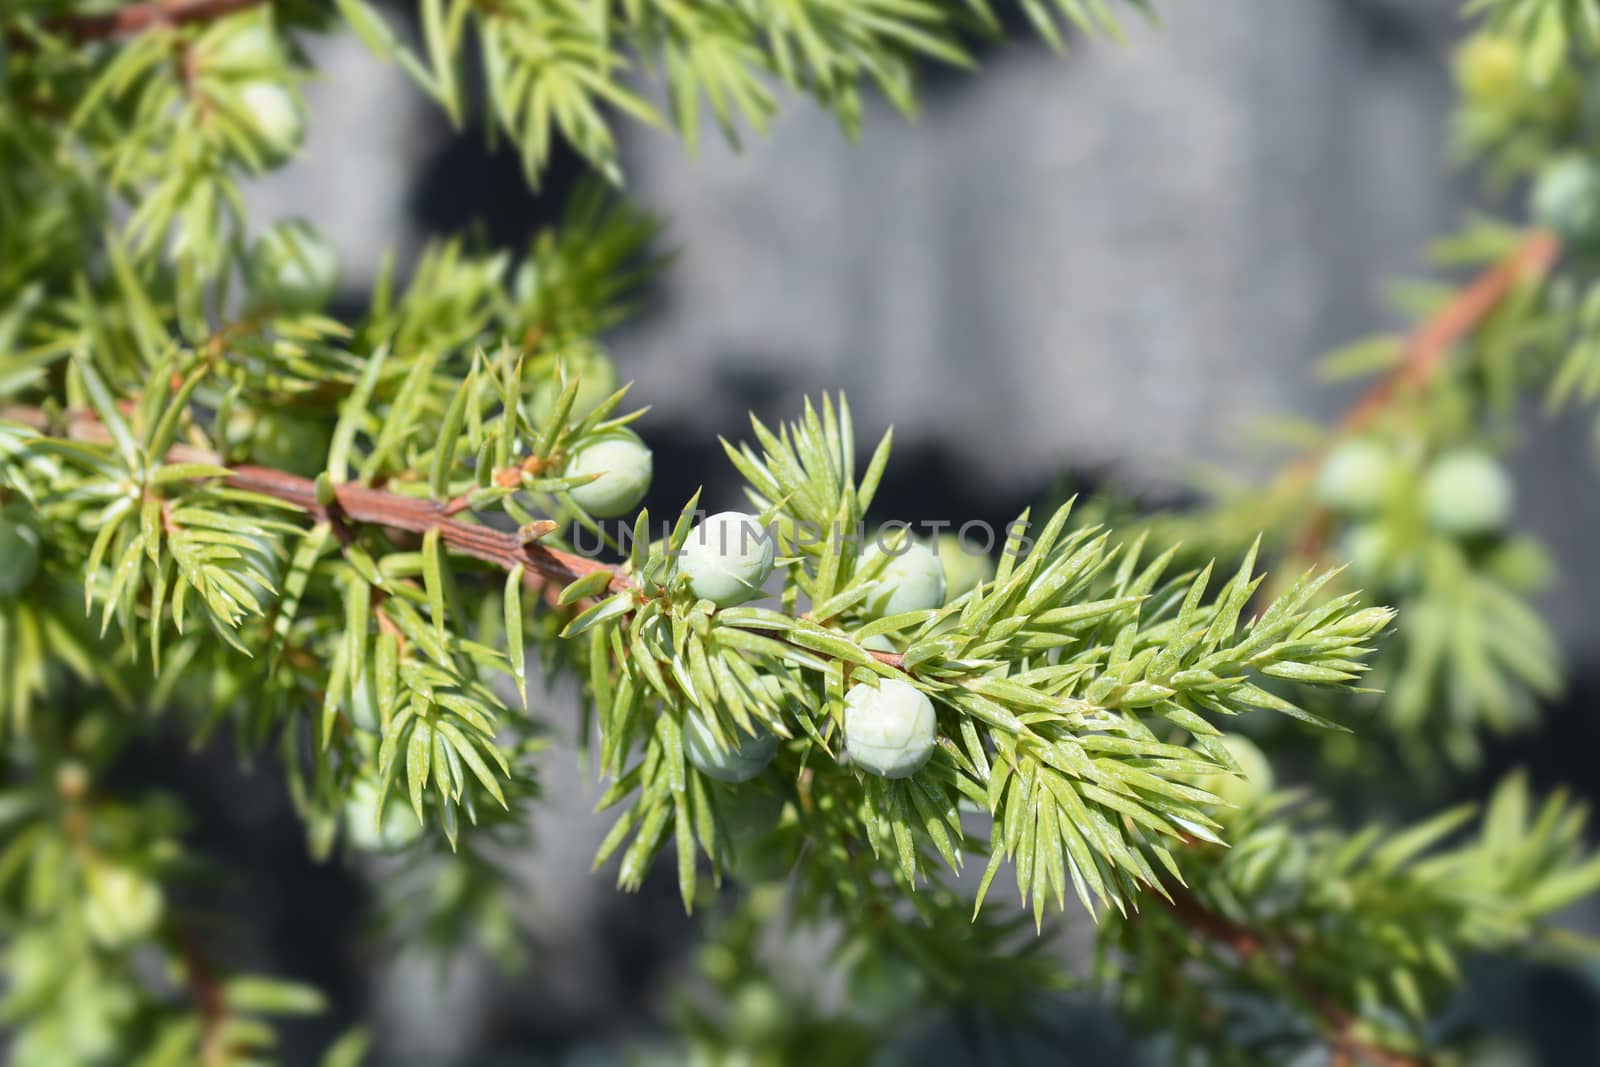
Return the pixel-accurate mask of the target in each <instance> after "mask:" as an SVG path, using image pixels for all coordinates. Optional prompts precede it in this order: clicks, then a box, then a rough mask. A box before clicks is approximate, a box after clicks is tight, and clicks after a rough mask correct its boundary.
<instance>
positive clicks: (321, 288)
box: [245, 219, 339, 311]
mask: <svg viewBox="0 0 1600 1067" xmlns="http://www.w3.org/2000/svg"><path fill="white" fill-rule="evenodd" d="M245 274H246V276H247V278H248V279H249V281H250V286H251V288H252V289H253V290H255V293H256V295H257V296H258V297H260V298H261V299H262V300H265V301H266V302H267V303H268V304H270V305H272V306H273V307H274V308H276V309H278V310H280V311H317V310H320V309H321V308H322V307H323V306H324V305H326V304H327V303H328V301H329V300H331V299H333V294H334V290H335V289H337V288H338V285H339V254H338V253H337V252H336V251H334V248H333V243H332V242H331V241H329V240H328V239H327V238H326V237H324V236H323V235H322V234H321V232H319V231H318V230H317V228H316V227H314V226H312V225H311V224H310V223H309V222H304V221H302V220H299V219H290V220H288V221H286V222H280V223H277V224H275V225H274V226H273V227H272V228H271V229H269V230H268V231H267V232H266V233H263V234H262V235H261V236H260V237H258V238H256V241H255V244H253V245H251V247H250V257H249V260H248V261H247V263H246V265H245Z"/></svg>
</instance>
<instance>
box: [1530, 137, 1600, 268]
mask: <svg viewBox="0 0 1600 1067" xmlns="http://www.w3.org/2000/svg"><path fill="white" fill-rule="evenodd" d="M1529 206H1530V209H1531V211H1532V214H1533V217H1534V219H1535V221H1537V222H1538V223H1539V225H1541V226H1545V227H1548V228H1549V229H1552V230H1554V231H1556V233H1557V234H1559V235H1560V236H1561V238H1562V240H1564V241H1567V242H1568V243H1570V244H1573V245H1576V246H1578V247H1582V248H1586V249H1593V248H1594V247H1595V245H1596V244H1600V165H1597V164H1596V163H1595V162H1594V161H1593V160H1591V159H1589V158H1588V157H1587V156H1583V155H1578V154H1573V155H1568V156H1563V157H1561V158H1560V159H1557V160H1554V161H1552V162H1551V163H1549V164H1547V165H1546V166H1545V167H1544V169H1543V170H1541V171H1540V172H1539V177H1538V180H1537V181H1536V182H1535V183H1534V186H1533V193H1532V197H1531V202H1530V205H1529Z"/></svg>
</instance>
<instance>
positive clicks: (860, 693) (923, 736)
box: [844, 678, 938, 778]
mask: <svg viewBox="0 0 1600 1067" xmlns="http://www.w3.org/2000/svg"><path fill="white" fill-rule="evenodd" d="M937 728H938V720H937V718H936V716H935V715H934V713H933V701H931V700H929V699H928V698H927V696H925V695H924V694H923V693H922V692H921V691H920V690H919V689H917V687H916V686H914V685H911V684H909V683H907V682H902V681H899V680H897V679H893V678H886V679H883V680H882V681H880V682H879V683H878V684H877V685H875V686H874V685H870V684H867V683H862V684H860V685H857V686H856V687H855V688H854V689H851V690H850V692H849V694H848V695H847V696H846V697H845V699H844V745H845V749H846V750H847V751H848V752H849V753H850V762H851V763H853V764H854V765H856V766H857V767H860V768H861V769H862V770H864V771H868V772H869V773H872V774H876V775H879V776H881V777H884V778H908V777H910V776H911V775H913V774H916V773H917V772H918V771H920V770H921V769H922V768H923V766H924V765H925V764H926V763H927V762H928V760H929V758H931V757H932V756H933V746H934V743H935V740H936V737H937Z"/></svg>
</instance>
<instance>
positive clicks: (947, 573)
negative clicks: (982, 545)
mask: <svg viewBox="0 0 1600 1067" xmlns="http://www.w3.org/2000/svg"><path fill="white" fill-rule="evenodd" d="M938 550H939V562H940V563H942V564H943V565H944V592H945V596H946V597H947V598H949V599H950V600H954V599H955V598H956V597H958V596H962V595H963V594H965V593H969V592H971V591H972V590H973V589H976V588H977V587H978V586H979V585H981V584H983V583H984V582H987V581H988V580H989V579H991V578H993V577H994V560H992V559H990V558H989V557H988V556H987V555H986V554H984V553H981V552H975V551H973V549H972V547H971V546H970V545H967V544H966V543H965V542H963V541H962V539H961V538H960V537H959V536H957V535H956V534H945V535H943V536H942V537H940V538H939V549H938Z"/></svg>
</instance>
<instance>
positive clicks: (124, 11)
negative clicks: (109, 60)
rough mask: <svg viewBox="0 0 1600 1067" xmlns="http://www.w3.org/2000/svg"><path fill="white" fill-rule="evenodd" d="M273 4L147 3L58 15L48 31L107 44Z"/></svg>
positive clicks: (232, 0)
mask: <svg viewBox="0 0 1600 1067" xmlns="http://www.w3.org/2000/svg"><path fill="white" fill-rule="evenodd" d="M270 2H271V0H165V2H163V0H147V2H146V3H140V4H129V5H127V6H126V7H120V8H118V9H117V10H115V11H107V12H105V13H103V14H98V15H59V16H56V17H55V18H51V19H47V20H46V21H45V23H44V26H45V29H46V30H47V31H49V32H52V33H60V34H65V35H67V36H70V37H72V38H73V39H75V40H78V41H104V40H109V39H111V38H114V37H126V36H127V35H129V34H134V33H139V32H141V31H143V30H147V29H150V28H151V27H153V26H184V25H188V24H189V23H194V22H210V21H211V20H213V19H219V18H222V17H223V16H224V15H231V14H233V13H234V12H235V11H243V10H245V9H246V8H251V7H257V6H259V5H261V4H263V3H270Z"/></svg>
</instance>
